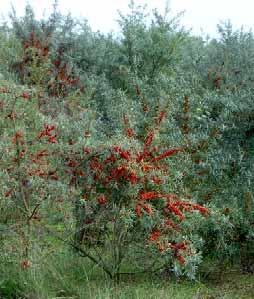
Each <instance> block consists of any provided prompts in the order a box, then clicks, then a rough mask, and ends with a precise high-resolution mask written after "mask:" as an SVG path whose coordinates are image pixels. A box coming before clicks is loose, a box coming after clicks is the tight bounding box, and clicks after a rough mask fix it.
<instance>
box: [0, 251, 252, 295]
mask: <svg viewBox="0 0 254 299" xmlns="http://www.w3.org/2000/svg"><path fill="white" fill-rule="evenodd" d="M2 269H3V271H1V273H0V298H1V299H14V298H16V299H18V298H27V299H53V298H55V299H56V298H58V299H60V298H61V299H71V298H72V299H74V298H75V299H127V298H128V299H150V298H151V299H155V298H156V299H166V298H170V299H254V275H242V274H239V272H237V271H234V272H233V271H231V272H228V273H227V272H225V273H223V275H220V276H219V275H216V273H213V275H212V277H211V279H207V280H205V281H202V280H199V281H195V282H193V281H186V280H181V281H177V280H176V279H175V278H173V277H170V276H168V275H165V274H164V275H159V274H158V275H148V274H146V275H140V276H135V277H130V276H125V277H122V279H121V282H120V283H119V284H115V283H113V282H111V281H110V280H109V279H108V278H107V277H106V276H105V275H104V274H103V273H101V271H100V270H99V269H98V268H97V267H95V266H93V265H92V264H89V263H87V262H86V261H85V260H84V259H83V258H79V257H77V256H76V255H74V254H73V255H71V254H69V253H66V252H62V253H61V254H60V253H58V254H53V255H49V256H44V257H43V256H42V255H40V254H38V253H37V254H36V255H34V256H33V257H32V266H31V267H30V268H29V269H28V270H23V269H22V268H21V266H20V264H19V263H18V262H16V263H13V262H6V263H5V264H4V267H3V268H2V267H1V270H2Z"/></svg>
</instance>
